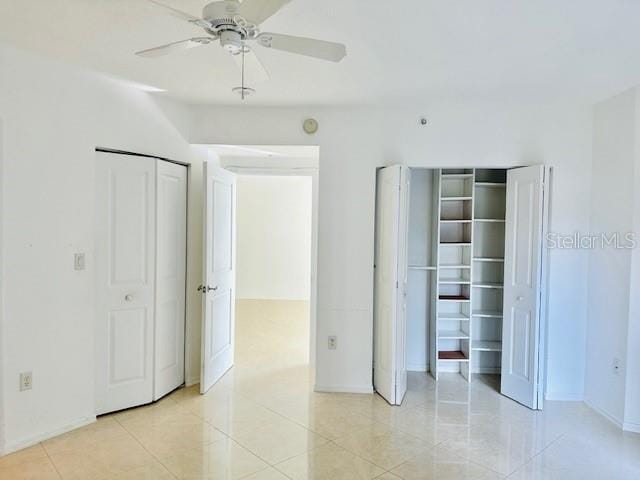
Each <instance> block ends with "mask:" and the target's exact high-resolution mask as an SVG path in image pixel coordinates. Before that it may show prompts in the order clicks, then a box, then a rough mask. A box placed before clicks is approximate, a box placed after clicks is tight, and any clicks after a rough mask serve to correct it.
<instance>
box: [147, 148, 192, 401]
mask: <svg viewBox="0 0 640 480" xmlns="http://www.w3.org/2000/svg"><path fill="white" fill-rule="evenodd" d="M156 185H157V195H156V198H157V229H156V230H157V236H156V251H157V256H156V257H157V262H156V304H155V311H156V315H155V318H156V321H155V386H154V394H153V399H154V400H158V399H159V398H161V397H163V396H164V395H166V394H167V393H169V392H171V391H172V390H175V389H176V388H178V387H179V386H180V385H182V383H183V382H184V328H185V282H186V278H185V277H186V255H187V167H185V166H183V165H176V164H173V163H169V162H165V161H158V173H157V179H156Z"/></svg>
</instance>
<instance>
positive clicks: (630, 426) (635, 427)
mask: <svg viewBox="0 0 640 480" xmlns="http://www.w3.org/2000/svg"><path fill="white" fill-rule="evenodd" d="M622 429H623V430H624V431H625V432H633V433H640V423H633V422H624V423H623V424H622Z"/></svg>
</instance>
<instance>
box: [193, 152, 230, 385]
mask: <svg viewBox="0 0 640 480" xmlns="http://www.w3.org/2000/svg"><path fill="white" fill-rule="evenodd" d="M204 178H205V187H204V198H205V206H204V264H205V268H204V283H203V285H201V291H202V294H203V295H202V296H203V317H204V318H203V321H202V372H201V381H200V392H201V393H205V392H206V391H207V390H209V389H210V388H211V387H212V386H213V385H214V384H215V383H216V382H217V381H218V380H219V379H220V377H222V375H224V374H225V372H226V371H227V370H229V369H230V368H231V367H232V366H233V355H234V330H235V229H236V227H235V223H236V222H235V217H236V177H235V175H234V174H232V173H231V172H229V171H227V170H224V169H221V168H218V167H214V166H212V165H210V164H209V163H205V165H204Z"/></svg>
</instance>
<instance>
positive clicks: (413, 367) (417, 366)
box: [407, 363, 429, 372]
mask: <svg viewBox="0 0 640 480" xmlns="http://www.w3.org/2000/svg"><path fill="white" fill-rule="evenodd" d="M428 371H429V364H428V363H408V364H407V372H428Z"/></svg>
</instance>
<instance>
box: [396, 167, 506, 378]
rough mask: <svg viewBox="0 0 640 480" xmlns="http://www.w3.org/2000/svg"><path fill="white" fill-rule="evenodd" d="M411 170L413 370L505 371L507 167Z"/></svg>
mask: <svg viewBox="0 0 640 480" xmlns="http://www.w3.org/2000/svg"><path fill="white" fill-rule="evenodd" d="M409 171H410V190H409V191H410V193H409V214H408V215H409V220H408V222H407V223H408V241H407V243H408V245H407V249H408V254H407V259H408V262H407V264H408V265H407V268H408V272H407V285H406V291H407V300H406V328H407V336H406V337H407V343H406V359H407V370H409V371H430V372H431V374H432V375H433V377H434V378H435V379H436V380H437V379H438V375H439V373H442V372H459V373H460V374H462V376H463V377H464V378H466V379H468V380H469V381H470V380H471V374H472V373H485V374H499V373H500V367H501V365H500V363H501V351H502V319H503V315H502V305H503V289H504V285H503V279H504V251H505V205H506V177H507V172H506V170H504V169H424V168H411V169H409Z"/></svg>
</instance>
